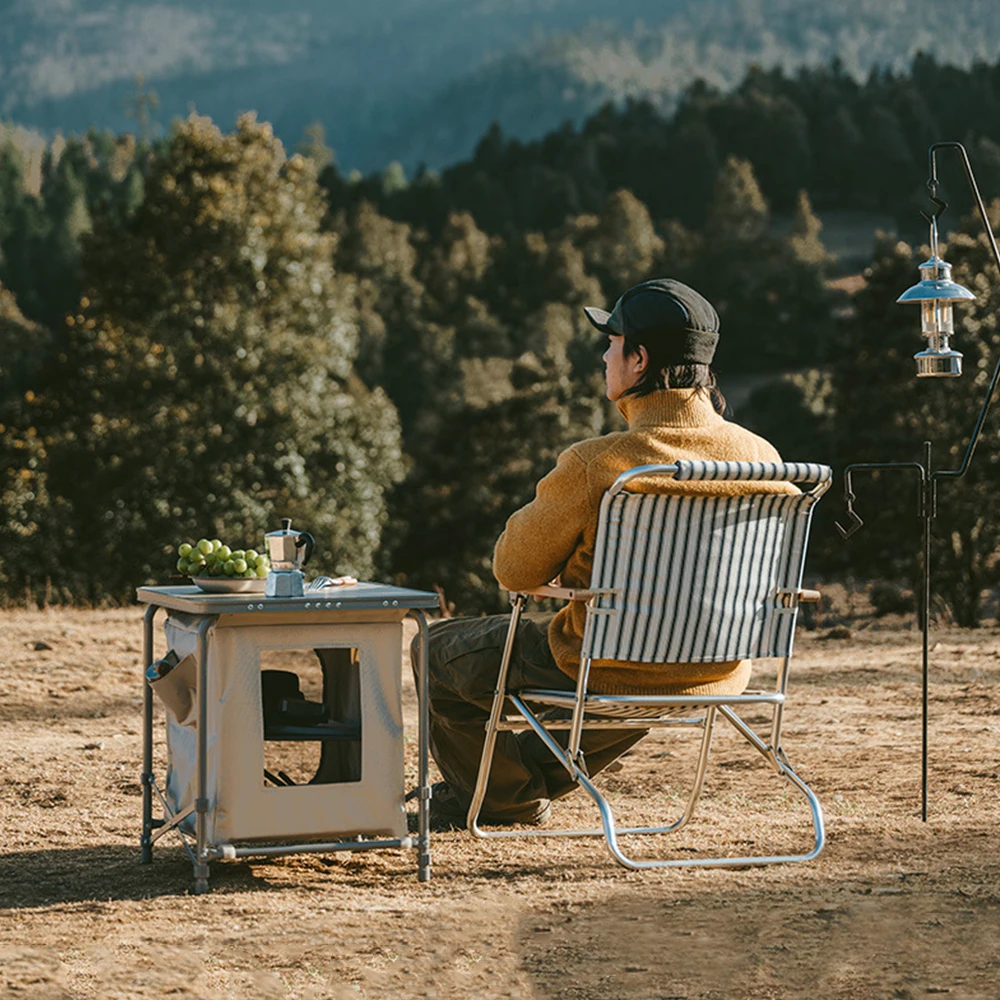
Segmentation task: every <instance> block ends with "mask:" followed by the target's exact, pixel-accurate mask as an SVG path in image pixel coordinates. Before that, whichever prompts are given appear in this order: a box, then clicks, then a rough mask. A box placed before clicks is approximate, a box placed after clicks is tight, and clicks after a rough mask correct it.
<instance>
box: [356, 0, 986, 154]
mask: <svg viewBox="0 0 1000 1000" xmlns="http://www.w3.org/2000/svg"><path fill="white" fill-rule="evenodd" d="M921 51H923V52H929V53H932V54H934V56H935V57H936V58H937V59H938V61H939V62H944V63H950V64H952V65H956V66H963V67H968V66H969V65H971V64H972V63H973V62H974V61H976V60H983V61H988V62H991V63H992V62H995V61H996V59H997V56H998V53H1000V3H996V2H994V0H967V2H964V3H961V4H947V5H942V4H940V3H937V2H935V0H883V2H879V3H877V4H872V3H870V2H869V0H841V2H839V3H837V4H835V5H826V4H818V3H815V2H813V0H698V2H692V3H690V4H689V5H687V6H686V9H685V10H684V11H683V12H682V13H680V14H677V15H676V16H674V17H671V18H667V19H665V20H663V21H662V22H661V23H658V24H655V25H638V26H636V28H635V29H634V30H632V31H629V32H620V31H613V30H608V29H606V28H603V27H601V26H598V25H592V26H589V27H588V28H587V29H586V30H584V31H583V32H580V33H577V34H574V35H567V36H564V37H562V38H558V39H553V40H541V41H538V42H536V43H534V44H533V45H531V46H528V47H525V48H523V49H522V50H521V51H519V52H516V53H512V54H510V55H507V56H504V57H502V58H500V59H496V60H493V61H492V62H490V63H488V64H486V65H483V66H481V67H479V68H477V69H476V70H475V71H474V72H472V73H470V74H468V75H466V76H465V77H463V78H461V79H458V80H455V81H452V82H451V83H449V84H448V85H447V86H446V87H445V88H444V89H443V90H442V91H441V92H439V93H436V94H434V95H432V97H431V98H430V99H429V100H428V101H427V102H426V104H425V105H424V106H423V107H422V108H421V109H420V110H419V111H418V112H417V113H416V114H415V115H414V116H413V117H412V118H409V119H408V120H407V121H406V122H405V123H404V124H403V125H402V127H401V128H399V129H398V130H397V131H396V132H395V133H393V134H391V135H389V136H387V137H386V140H385V142H384V143H383V144H382V145H380V146H378V147H376V154H375V157H374V158H375V160H376V161H379V160H382V161H384V160H385V159H387V158H390V157H394V158H397V159H400V160H402V161H403V162H407V163H417V162H421V161H424V162H427V163H428V164H437V163H440V162H447V161H450V160H455V159H459V158H463V157H465V156H468V155H469V153H471V151H472V149H473V146H474V144H475V142H476V141H477V139H478V138H479V137H480V136H481V135H482V134H483V130H484V125H485V123H486V121H487V120H496V121H498V122H499V123H500V124H501V126H502V127H503V129H504V131H505V132H506V133H508V134H510V135H513V136H517V137H520V138H524V139H530V138H537V137H540V136H542V135H544V134H546V133H547V132H550V131H551V130H552V129H554V128H557V127H558V126H559V125H561V124H562V123H563V122H564V121H566V120H572V121H574V122H579V121H580V120H582V118H583V117H585V116H586V115H587V114H589V113H591V112H593V111H594V110H595V109H596V108H597V107H599V106H600V104H602V103H603V102H605V101H608V100H611V101H616V102H618V101H622V100H624V99H625V98H627V97H635V98H646V99H649V100H651V101H652V102H653V104H654V105H656V106H658V107H660V108H662V109H663V110H664V111H670V110H671V109H672V108H673V107H674V106H675V104H676V101H677V98H678V96H679V95H680V94H681V92H682V91H683V90H684V89H685V88H686V87H687V86H688V85H689V84H690V83H691V81H692V80H694V79H703V80H705V81H706V82H708V83H709V84H711V85H713V86H715V87H718V88H720V89H722V90H726V89H728V88H730V87H732V86H735V85H736V84H737V83H739V81H740V80H741V79H742V78H743V77H744V76H745V74H746V71H747V69H748V68H749V67H750V66H751V65H753V64H757V65H761V66H765V67H774V66H780V67H783V68H784V69H786V70H788V71H794V69H796V68H797V67H800V66H805V65H818V64H822V63H828V62H829V61H830V60H831V59H833V58H838V59H840V61H841V62H842V63H843V65H844V68H845V70H846V71H847V72H848V73H851V74H853V75H854V76H856V77H857V78H858V79H863V78H864V77H865V76H867V74H868V73H869V72H870V71H871V69H872V68H873V67H884V68H889V69H896V70H900V69H903V68H905V67H907V66H908V64H909V63H910V61H911V60H912V58H913V56H914V55H916V54H917V53H918V52H921Z"/></svg>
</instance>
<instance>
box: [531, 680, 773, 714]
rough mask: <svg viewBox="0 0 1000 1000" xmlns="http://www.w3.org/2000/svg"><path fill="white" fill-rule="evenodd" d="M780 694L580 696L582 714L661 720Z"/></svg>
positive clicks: (565, 697)
mask: <svg viewBox="0 0 1000 1000" xmlns="http://www.w3.org/2000/svg"><path fill="white" fill-rule="evenodd" d="M517 695H518V697H519V698H521V700H522V701H526V702H531V703H533V704H542V705H551V706H552V707H553V708H568V709H571V708H572V707H573V705H574V702H575V700H576V699H575V697H574V694H573V692H571V691H546V690H543V689H539V688H535V689H527V688H526V689H524V690H522V691H519V692H518V693H517ZM784 700H785V698H784V695H782V694H780V693H778V692H776V691H744V692H743V694H734V695H690V694H687V695H679V694H674V695H668V694H659V695H657V694H643V695H599V694H590V695H587V696H586V698H585V699H584V713H585V714H586V715H598V716H601V717H602V718H607V719H663V718H668V717H670V716H678V715H690V714H692V713H693V712H697V711H698V710H699V709H706V708H709V707H710V706H712V705H780V704H782V703H783V702H784Z"/></svg>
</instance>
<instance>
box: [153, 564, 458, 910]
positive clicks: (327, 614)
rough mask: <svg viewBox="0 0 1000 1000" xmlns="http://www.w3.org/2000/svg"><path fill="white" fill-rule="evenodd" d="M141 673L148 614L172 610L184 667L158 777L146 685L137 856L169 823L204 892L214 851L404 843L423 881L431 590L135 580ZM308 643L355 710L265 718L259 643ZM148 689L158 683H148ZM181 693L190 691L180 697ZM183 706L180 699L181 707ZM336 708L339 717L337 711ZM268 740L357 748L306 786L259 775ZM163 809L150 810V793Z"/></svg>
mask: <svg viewBox="0 0 1000 1000" xmlns="http://www.w3.org/2000/svg"><path fill="white" fill-rule="evenodd" d="M138 599H139V601H140V602H142V603H144V604H147V605H148V607H147V608H146V613H145V617H144V635H143V669H144V675H145V671H146V670H147V669H148V667H149V666H150V665H151V664H152V662H153V623H154V619H155V617H156V615H157V612H158V611H159V610H160V609H161V608H164V609H166V610H167V612H168V618H167V620H166V622H165V629H166V633H167V641H168V645H169V646H170V647H171V648H172V649H173V650H174V652H175V653H176V654H177V656H178V657H179V658H181V661H182V662H181V663H179V664H178V666H177V667H176V669H175V671H173V672H171V673H168V674H166V676H165V677H163V678H162V679H161V680H159V681H156V682H155V683H156V684H157V685H161V684H164V683H165V682H170V684H171V691H172V696H171V697H170V698H167V697H164V699H163V700H164V702H165V704H166V705H167V706H168V707H167V710H166V728H167V732H166V736H167V773H166V779H165V781H164V783H163V787H162V788H161V787H160V785H159V784H158V783H157V781H156V777H155V775H154V773H153V687H152V685H151V683H150V682H149V681H148V680H147V681H144V684H143V689H144V690H143V763H142V794H143V800H142V840H141V861H142V863H143V864H149V863H150V862H151V861H152V850H153V844H154V842H155V841H157V840H158V839H159V838H160V837H161V836H163V835H164V834H165V833H167V832H169V831H171V830H174V831H176V832H177V833H178V834H180V835H181V838H182V840H183V842H184V846H185V848H186V849H187V851H188V854H189V855H190V857H191V861H192V864H193V867H194V879H195V892H197V893H203V892H207V891H208V877H209V864H210V862H212V861H213V860H221V859H225V858H240V857H249V856H270V855H283V854H295V853H332V852H335V851H362V850H372V849H379V848H403V849H414V850H416V852H417V861H418V875H419V879H420V881H422V882H426V881H428V880H429V879H430V836H429V830H430V827H429V813H428V808H429V800H430V785H429V779H428V730H429V725H428V721H429V715H428V701H427V684H426V672H427V655H426V654H427V621H426V618H425V616H424V610H425V609H429V608H437V607H438V606H439V599H438V596H437V594H433V593H429V592H426V591H418V590H408V589H404V588H400V587H391V586H384V585H381V584H376V583H358V584H354V585H349V586H338V587H333V588H328V589H323V590H315V591H309V590H307V591H306V593H305V594H304V595H303V596H301V597H283V598H275V597H270V598H268V597H264V596H263V595H259V594H252V593H251V594H229V593H227V594H214V593H204V592H203V591H201V590H200V589H199V588H197V587H194V586H181V587H143V588H141V589H140V590H139V592H138ZM408 616H409V617H412V618H414V619H416V621H417V625H418V627H419V637H420V642H419V649H420V656H419V662H418V664H417V667H418V684H417V699H418V745H419V760H418V786H419V803H418V810H419V812H418V828H417V836H416V837H412V836H409V835H408V833H407V827H406V813H405V808H404V777H403V725H402V694H401V667H402V628H403V625H402V623H403V619H404V618H406V617H408ZM265 651H277V652H278V653H279V654H280V653H287V652H290V651H309V652H310V654H311V653H312V652H315V655H316V656H317V657H318V658H319V659H320V661H321V662H322V663H323V666H324V686H325V684H326V680H327V673H326V668H327V667H330V668H331V670H332V671H333V672H334V673H336V671H337V670H341V672H342V673H343V670H344V668H348V667H350V668H352V669H353V675H352V676H353V689H354V698H355V702H356V706H355V710H354V711H353V712H347V713H344V714H343V717H342V718H339V719H338V718H331V719H326V718H324V719H323V720H322V721H320V722H319V723H318V724H316V723H314V724H306V725H280V726H275V725H274V724H273V720H272V722H271V723H268V720H267V718H266V713H265V711H264V705H263V699H262V691H261V688H262V682H261V676H262V672H261V662H262V653H265ZM158 690H160V688H159V687H158ZM185 699H186V701H185ZM185 706H186V707H185ZM335 714H337V713H335ZM265 740H268V741H271V740H274V741H281V740H286V741H287V740H308V741H310V742H317V743H320V744H321V745H322V746H323V747H324V750H325V749H326V748H327V747H331V748H333V747H340V748H343V749H342V756H343V757H345V758H349V757H351V755H352V752H353V758H354V773H351V774H348V775H346V776H345V777H343V778H342V779H338V778H337V777H334V778H333V779H332V780H331V779H330V778H329V777H326V778H324V779H322V780H320V781H319V782H318V783H316V782H317V780H318V779H319V774H317V778H314V779H313V781H311V782H310V783H307V784H295V785H292V784H289V785H287V786H286V785H283V784H281V783H280V782H279V784H277V785H275V784H273V778H274V776H273V775H272V774H270V773H267V778H270V779H272V781H271V782H269V781H268V780H267V778H265V770H264V762H265V757H264V753H265ZM154 795H156V796H157V797H158V798H159V801H160V803H161V804H162V807H163V815H162V818H155V819H154V817H153V797H154Z"/></svg>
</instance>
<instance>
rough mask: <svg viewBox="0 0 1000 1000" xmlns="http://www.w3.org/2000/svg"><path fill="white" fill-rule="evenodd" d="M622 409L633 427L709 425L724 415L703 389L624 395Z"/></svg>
mask: <svg viewBox="0 0 1000 1000" xmlns="http://www.w3.org/2000/svg"><path fill="white" fill-rule="evenodd" d="M618 412H619V413H621V415H622V416H623V417H624V418H625V419H626V420H627V421H628V426H629V430H636V429H637V428H639V427H663V426H666V427H706V426H708V425H709V424H713V423H718V422H719V421H721V420H722V417H721V416H720V415H719V414H718V413H716V412H715V407H714V406H713V405H712V398H711V396H710V395H709V393H708V391H707V390H703V389H657V390H656V391H655V392H651V393H649V395H647V396H622V397H621V398H620V399H619V400H618Z"/></svg>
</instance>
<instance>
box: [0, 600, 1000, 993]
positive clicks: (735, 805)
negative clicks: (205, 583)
mask: <svg viewBox="0 0 1000 1000" xmlns="http://www.w3.org/2000/svg"><path fill="white" fill-rule="evenodd" d="M140 618H141V613H140V611H139V610H138V609H127V610H117V611H70V610H59V611H48V612H45V611H38V612H27V611H6V612H0V996H2V997H5V998H6V997H12V998H13V997H32V998H36V997H37V998H46V1000H49V998H51V1000H55V998H85V997H86V998H90V997H95V998H96V997H100V998H108V1000H111V998H126V997H127V998H133V997H162V996H165V995H169V996H177V997H196V998H219V997H252V998H258V997H260V998H265V1000H269V998H286V997H287V998H292V997H294V998H310V1000H325V998H336V1000H342V998H356V997H358V996H363V997H368V998H375V997H379V998H381V997H392V998H396V997H400V998H405V997H476V998H479V997H524V998H528V997H539V998H559V1000H580V998H608V1000H611V998H614V1000H618V998H622V1000H626V998H627V1000H665V998H681V997H684V998H696V997H711V998H743V997H745V998H785V997H810V998H812V997H824V998H825V997H834V998H861V997H877V998H883V997H884V998H890V997H892V998H915V997H923V996H927V995H931V994H949V995H950V996H951V997H954V998H959V997H961V998H966V997H968V998H986V997H1000V906H998V903H1000V897H998V893H1000V883H998V874H1000V852H998V846H1000V844H998V838H997V834H996V826H997V820H998V818H1000V806H998V795H997V792H998V790H1000V773H998V772H1000V760H998V749H1000V745H998V739H997V732H998V727H1000V687H998V681H1000V643H998V638H1000V635H998V630H997V629H992V628H991V629H979V630H976V631H957V630H947V631H944V630H936V631H935V633H934V639H933V642H934V650H933V653H932V657H931V672H932V680H933V684H932V689H931V762H930V766H931V800H930V801H931V809H930V819H929V822H927V823H926V824H925V823H922V822H920V820H919V801H920V785H919V778H920V699H919V691H920V687H919V676H920V635H919V633H918V632H917V631H915V630H913V629H906V628H903V627H899V628H885V627H884V626H880V624H879V623H877V622H868V623H864V624H862V625H857V624H855V625H853V626H852V629H851V634H850V636H849V637H843V631H841V632H834V633H833V635H834V636H837V635H840V636H841V637H840V638H834V637H831V630H830V629H825V630H817V631H813V632H809V631H805V630H800V633H799V641H798V648H797V655H796V658H795V661H794V668H795V669H794V672H793V676H792V697H791V700H790V704H789V708H788V712H787V715H786V729H785V739H784V743H785V747H786V750H787V751H788V753H789V756H790V757H791V759H792V761H793V763H795V764H796V766H797V767H798V769H799V771H800V773H801V774H802V775H803V776H804V777H805V778H806V779H807V780H808V781H810V782H811V784H812V785H813V787H814V788H815V790H816V791H817V793H818V794H819V796H820V799H821V801H822V803H823V806H824V809H825V811H826V817H827V828H828V835H829V841H828V844H827V847H826V849H825V851H824V852H823V854H822V855H821V856H820V857H819V858H818V859H817V860H816V861H814V862H812V863H809V864H802V865H786V866H780V867H771V868H764V869H760V868H756V869H748V870H743V871H700V872H698V871H660V872H646V873H631V872H627V871H625V870H623V869H621V868H619V867H617V866H616V865H615V864H614V863H613V862H612V861H611V859H610V857H609V856H608V854H607V853H606V851H605V850H604V849H603V847H602V846H601V845H600V843H599V842H579V841H575V842H572V841H548V842H534V843H532V842H522V843H520V844H517V845H513V846H512V845H509V844H507V845H504V846H503V847H498V846H495V845H494V844H488V845H483V844H480V843H477V842H475V841H473V840H472V839H471V838H470V837H469V836H468V835H467V834H465V833H462V832H454V833H443V834H437V835H435V837H434V841H433V852H434V877H433V880H432V881H431V882H430V884H427V885H421V884H418V882H417V879H416V872H415V861H414V857H413V855H412V853H410V852H405V853H404V852H387V851H386V852H379V853H370V854H358V855H351V856H346V855H336V856H318V855H317V856H297V857H289V858H284V859H273V860H260V861H257V860H251V861H239V862H224V863H218V864H215V865H213V870H212V886H213V890H212V892H211V893H210V894H209V895H207V896H197V897H196V896H194V895H192V894H191V887H192V883H191V869H190V865H189V863H188V861H187V858H186V855H185V854H184V853H183V851H182V850H181V849H180V847H178V846H176V845H175V844H174V843H172V842H170V840H169V838H167V839H166V840H165V841H164V842H161V843H162V845H163V846H158V849H157V851H156V856H155V860H154V863H153V865H152V866H140V865H139V863H138V853H139V852H138V839H139V822H140V787H139V771H140V761H141V753H140V706H141V687H140V681H139V678H140V665H139V660H140V638H141V624H140ZM161 648H162V646H161ZM762 674H764V675H765V678H764V679H765V680H766V671H762ZM404 697H405V709H406V713H407V720H408V724H409V733H408V742H407V755H408V770H409V772H410V774H411V776H412V774H413V771H414V768H415V742H414V739H413V733H414V728H413V719H414V697H413V689H412V685H410V684H409V682H408V680H407V681H406V683H405V687H404ZM157 720H158V730H157V732H158V742H157V760H158V766H159V767H161V768H162V763H163V756H164V748H163V741H162V717H161V715H160V713H159V710H158V711H157ZM693 750H694V734H691V733H687V734H680V735H677V734H672V740H671V742H669V743H665V742H663V741H662V739H660V738H652V737H651V738H649V739H647V740H645V741H643V743H642V744H640V745H639V746H638V747H637V748H636V749H635V750H634V751H633V752H632V753H631V754H630V755H629V756H628V757H627V758H625V759H624V761H623V764H624V767H623V768H622V769H621V770H619V771H616V772H615V773H613V774H611V775H609V776H608V777H607V780H606V782H605V785H606V786H607V787H609V788H610V790H611V793H612V799H613V802H614V803H615V805H616V806H617V807H618V808H619V811H620V814H621V817H622V818H623V819H624V820H626V821H627V819H628V817H629V815H632V816H636V817H647V816H652V815H653V814H654V809H655V808H656V807H657V805H658V804H662V805H663V806H664V807H665V811H667V812H669V811H670V810H673V809H676V807H677V803H678V802H679V801H680V796H681V788H682V786H681V780H680V777H679V775H680V773H681V770H682V765H684V764H685V763H686V762H689V761H690V760H691V759H692V757H693ZM585 807H586V803H585V802H584V801H583V799H582V797H579V796H576V797H571V798H570V799H569V800H566V801H565V802H563V803H560V804H559V805H558V806H557V809H556V816H555V820H556V821H558V820H559V819H560V818H561V819H562V820H564V821H568V822H587V823H588V824H589V823H591V822H593V820H592V819H590V820H584V816H585V815H586V813H587V810H586V808H585ZM808 835H809V821H808V813H807V811H806V809H805V807H804V804H803V800H801V799H800V798H799V797H798V796H796V795H795V794H794V793H791V794H789V792H788V791H787V790H786V786H785V785H784V783H782V782H781V781H780V780H779V779H778V778H776V777H775V776H774V775H773V774H772V773H771V772H770V771H769V770H768V769H767V767H766V765H764V763H763V762H762V761H760V760H759V759H755V760H751V759H750V757H749V756H748V754H747V752H745V751H744V750H743V749H742V745H741V744H738V743H737V740H736V738H735V736H732V735H730V734H729V733H728V732H726V731H724V730H723V731H720V733H719V736H718V738H717V741H716V743H715V746H714V748H713V755H712V764H711V767H710V771H709V778H708V781H707V786H706V794H705V797H704V799H703V801H702V805H701V808H700V810H699V813H698V814H697V815H696V817H695V819H694V820H693V821H692V823H691V824H690V826H689V827H688V828H687V829H686V830H685V831H683V832H681V833H680V834H678V835H676V839H675V840H672V841H670V840H668V841H667V844H668V847H669V850H671V851H672V852H674V853H675V854H676V856H679V857H684V856H690V854H691V852H692V850H693V849H697V848H703V847H707V848H708V849H719V850H727V849H728V850H732V851H737V852H741V853H745V852H751V851H762V852H767V851H771V850H775V849H782V850H787V849H796V848H799V849H800V848H802V847H804V846H805V845H806V844H807V841H808ZM663 843H664V842H663V841H662V840H661V841H660V844H661V845H662V844H663Z"/></svg>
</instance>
